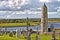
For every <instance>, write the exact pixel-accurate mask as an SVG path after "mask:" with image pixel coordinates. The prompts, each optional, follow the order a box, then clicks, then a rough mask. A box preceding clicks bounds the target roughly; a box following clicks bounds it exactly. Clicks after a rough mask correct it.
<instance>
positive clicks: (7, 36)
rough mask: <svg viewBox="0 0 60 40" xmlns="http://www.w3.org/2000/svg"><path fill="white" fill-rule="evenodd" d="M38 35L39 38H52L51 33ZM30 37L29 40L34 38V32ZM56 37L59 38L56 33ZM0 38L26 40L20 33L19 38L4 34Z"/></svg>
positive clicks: (44, 39)
mask: <svg viewBox="0 0 60 40" xmlns="http://www.w3.org/2000/svg"><path fill="white" fill-rule="evenodd" d="M39 36H40V40H51V38H52V35H51V34H48V35H39ZM30 37H31V40H36V34H32V35H31V36H30ZM56 39H57V40H60V38H59V36H58V35H57V36H56ZM0 40H26V39H25V38H24V36H23V35H22V34H21V35H20V38H16V36H15V35H14V36H13V37H9V35H6V34H5V35H3V36H0Z"/></svg>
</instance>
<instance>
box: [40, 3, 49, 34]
mask: <svg viewBox="0 0 60 40" xmlns="http://www.w3.org/2000/svg"><path fill="white" fill-rule="evenodd" d="M47 31H48V14H47V6H46V5H45V3H44V5H43V6H42V15H41V34H43V33H44V32H47Z"/></svg>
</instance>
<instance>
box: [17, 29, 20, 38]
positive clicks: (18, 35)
mask: <svg viewBox="0 0 60 40" xmlns="http://www.w3.org/2000/svg"><path fill="white" fill-rule="evenodd" d="M16 38H20V31H19V29H17V30H16Z"/></svg>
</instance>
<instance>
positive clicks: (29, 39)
mask: <svg viewBox="0 0 60 40" xmlns="http://www.w3.org/2000/svg"><path fill="white" fill-rule="evenodd" d="M30 35H31V34H30V32H28V35H27V40H31V38H30Z"/></svg>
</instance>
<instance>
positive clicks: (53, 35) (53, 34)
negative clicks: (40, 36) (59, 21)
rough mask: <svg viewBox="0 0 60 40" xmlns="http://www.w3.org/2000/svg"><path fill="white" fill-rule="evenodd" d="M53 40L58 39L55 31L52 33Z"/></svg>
mask: <svg viewBox="0 0 60 40" xmlns="http://www.w3.org/2000/svg"><path fill="white" fill-rule="evenodd" d="M51 40H56V38H55V31H53V33H52V39H51Z"/></svg>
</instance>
